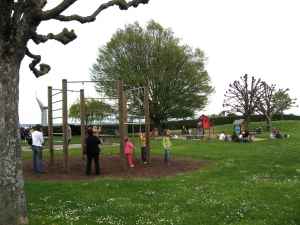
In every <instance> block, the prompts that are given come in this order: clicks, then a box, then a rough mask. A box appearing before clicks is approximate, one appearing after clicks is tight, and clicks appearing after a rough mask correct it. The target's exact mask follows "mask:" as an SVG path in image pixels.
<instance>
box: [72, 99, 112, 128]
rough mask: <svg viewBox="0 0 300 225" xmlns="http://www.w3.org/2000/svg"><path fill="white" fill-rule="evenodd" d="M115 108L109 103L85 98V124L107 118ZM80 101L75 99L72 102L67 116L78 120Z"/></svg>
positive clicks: (99, 121)
mask: <svg viewBox="0 0 300 225" xmlns="http://www.w3.org/2000/svg"><path fill="white" fill-rule="evenodd" d="M115 112H116V109H114V107H112V106H111V105H110V104H107V103H105V102H103V101H98V100H95V99H85V104H84V115H85V124H86V125H88V124H93V123H95V122H98V123H101V121H102V120H103V119H108V117H109V116H111V115H113V114H114V113H115ZM80 115H81V112H80V102H79V100H77V101H76V102H74V103H73V104H72V105H71V106H70V109H69V118H71V119H73V120H80Z"/></svg>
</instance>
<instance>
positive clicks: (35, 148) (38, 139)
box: [31, 124, 172, 175]
mask: <svg viewBox="0 0 300 225" xmlns="http://www.w3.org/2000/svg"><path fill="white" fill-rule="evenodd" d="M100 132H101V127H100V126H97V125H94V126H92V127H89V128H88V129H87V134H88V136H87V137H86V138H85V152H84V154H86V156H87V165H86V175H90V174H91V168H92V162H93V161H94V164H95V172H96V175H100V163H99V155H100V151H101V149H100V147H99V145H100V144H101V141H100V140H99V138H98V135H99V133H100ZM170 136H171V132H170V130H169V129H165V130H164V131H163V138H162V144H163V147H164V149H165V155H164V164H166V165H171V163H170V155H169V151H170V148H171V146H172V143H171V141H170ZM31 137H32V144H31V148H32V153H33V172H34V173H45V170H44V166H43V144H44V138H43V130H42V125H41V124H37V125H36V126H35V129H34V131H33V132H32V134H31ZM139 137H140V141H141V159H142V163H143V164H147V159H146V156H147V152H146V148H147V147H146V134H145V133H142V132H140V133H139ZM71 139H72V132H71V128H70V126H69V125H68V145H69V144H70V141H71ZM124 147H125V156H126V158H127V161H128V164H129V166H130V167H131V168H132V167H134V164H133V161H132V151H131V149H133V150H136V147H135V146H134V145H133V144H132V143H131V142H130V141H129V138H128V137H125V146H124ZM37 158H39V166H38V165H37Z"/></svg>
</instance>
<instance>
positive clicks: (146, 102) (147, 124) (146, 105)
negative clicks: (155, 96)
mask: <svg viewBox="0 0 300 225" xmlns="http://www.w3.org/2000/svg"><path fill="white" fill-rule="evenodd" d="M148 92H149V87H148V84H146V85H145V86H144V108H145V132H146V137H147V138H146V159H147V164H151V149H150V116H149V115H150V113H149V93H148Z"/></svg>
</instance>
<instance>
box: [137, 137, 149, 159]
mask: <svg viewBox="0 0 300 225" xmlns="http://www.w3.org/2000/svg"><path fill="white" fill-rule="evenodd" d="M139 136H140V139H141V156H142V163H144V164H147V160H146V154H147V153H146V150H147V148H146V134H145V133H139Z"/></svg>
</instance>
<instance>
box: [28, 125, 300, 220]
mask: <svg viewBox="0 0 300 225" xmlns="http://www.w3.org/2000/svg"><path fill="white" fill-rule="evenodd" d="M256 125H259V126H262V127H263V128H264V127H265V123H251V126H252V128H254V127H255V126H256ZM272 127H276V128H278V129H279V130H280V131H281V133H282V134H283V135H284V134H285V133H287V134H289V135H290V138H283V139H277V140H268V139H264V140H262V141H254V142H252V143H233V142H224V141H217V140H209V141H207V140H205V141H204V140H203V141H201V140H179V139H178V140H176V139H175V140H172V144H173V146H172V148H171V150H170V157H171V160H172V155H173V156H174V155H180V156H186V157H189V158H193V159H195V160H207V161H211V162H213V164H212V165H211V166H208V167H205V168H202V169H200V170H196V171H192V172H188V173H184V174H179V175H177V176H173V177H165V178H156V179H151V180H150V179H144V178H139V179H135V180H126V179H117V178H101V177H99V179H96V180H93V181H90V180H89V181H72V182H69V181H68V182H49V181H48V182H26V181H25V193H26V199H27V209H28V216H29V221H30V224H31V225H32V224H46V225H47V224H49V225H54V224H55V225H58V224H63V225H71V224H72V225H83V224H88V225H93V224H132V225H133V224H189V225H192V224H195V225H196V224H197V225H198V224H255V225H259V224H261V225H263V224H272V225H273V224H278V225H282V224H300V215H299V212H300V163H299V162H300V149H299V145H300V138H299V137H300V134H299V131H300V121H274V122H272ZM215 131H216V132H217V133H220V132H221V131H224V132H226V133H229V134H232V133H233V125H232V124H228V125H223V126H218V127H215ZM174 132H175V133H176V132H179V131H174ZM268 135H269V133H268V132H266V131H265V130H264V133H263V134H260V135H257V136H259V137H261V138H267V137H268ZM79 140H80V139H79ZM72 141H73V140H72ZM74 141H75V140H74ZM134 141H136V142H138V140H137V139H136V140H134ZM73 143H75V142H73ZM118 151H119V149H118V147H105V148H102V151H101V154H110V153H113V152H118ZM80 152H81V151H80V149H75V150H73V149H72V150H70V154H69V155H72V154H74V155H75V154H80ZM137 152H139V151H137ZM151 153H152V154H153V155H162V154H163V153H164V150H163V147H162V143H161V139H155V140H151ZM31 154H32V153H31V152H25V151H24V152H23V158H30V157H31ZM48 155H49V153H48V151H47V150H45V151H44V157H47V156H48ZM100 157H101V156H100ZM83 170H84V168H83Z"/></svg>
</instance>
